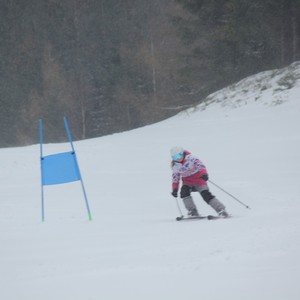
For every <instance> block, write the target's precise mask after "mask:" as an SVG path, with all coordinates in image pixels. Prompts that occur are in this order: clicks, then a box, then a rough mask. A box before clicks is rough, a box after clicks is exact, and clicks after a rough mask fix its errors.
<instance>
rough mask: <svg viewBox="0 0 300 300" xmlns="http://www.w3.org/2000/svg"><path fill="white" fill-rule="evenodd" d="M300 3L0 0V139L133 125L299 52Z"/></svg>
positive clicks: (79, 134) (86, 133)
mask: <svg viewBox="0 0 300 300" xmlns="http://www.w3.org/2000/svg"><path fill="white" fill-rule="evenodd" d="M299 40H300V0H273V1H271V0H265V1H259V0H252V1H248V0H218V1H217V0H151V1H149V0H63V1H62V0H28V1H24V0H0V57H1V60H0V128H1V129H0V147H7V146H16V145H26V144H32V143H36V142H38V121H39V119H40V118H42V119H43V120H44V136H45V142H57V141H64V140H66V136H65V131H64V129H63V116H66V117H67V118H68V121H69V124H70V127H71V129H72V133H73V135H74V138H75V139H85V138H91V137H97V136H102V135H106V134H111V133H114V132H120V131H123V130H129V129H132V128H136V127H139V126H143V125H146V124H151V123H153V122H157V121H159V120H162V119H164V118H167V117H169V116H171V115H173V114H174V113H177V112H178V111H179V110H181V109H184V108H186V107H189V106H191V105H195V104H197V103H199V102H201V101H202V100H203V99H204V98H205V96H207V95H208V94H209V93H211V92H213V91H215V90H217V89H219V88H221V87H223V86H225V85H228V84H230V83H232V82H234V81H236V80H238V79H241V78H243V77H245V76H247V75H250V74H254V73H256V72H259V71H262V70H266V69H272V68H278V67H283V66H286V65H288V64H290V63H291V62H293V61H295V60H299V59H300V41H299Z"/></svg>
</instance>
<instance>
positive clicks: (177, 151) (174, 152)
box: [170, 146, 184, 160]
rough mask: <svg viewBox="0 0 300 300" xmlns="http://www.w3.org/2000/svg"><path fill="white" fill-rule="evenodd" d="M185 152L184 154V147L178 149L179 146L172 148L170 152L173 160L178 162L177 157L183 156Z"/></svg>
mask: <svg viewBox="0 0 300 300" xmlns="http://www.w3.org/2000/svg"><path fill="white" fill-rule="evenodd" d="M183 152H184V149H183V148H182V147H178V146H175V147H172V148H171V150H170V153H171V156H172V159H173V160H177V159H176V157H177V156H178V155H180V154H181V155H182V154H183Z"/></svg>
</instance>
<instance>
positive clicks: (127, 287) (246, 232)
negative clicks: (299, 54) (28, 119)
mask: <svg viewBox="0 0 300 300" xmlns="http://www.w3.org/2000/svg"><path fill="white" fill-rule="evenodd" d="M299 74H300V63H294V64H293V65H291V66H289V67H288V68H285V69H282V70H274V71H268V72H263V73H260V74H257V75H255V76H251V77H248V78H246V79H244V80H242V81H240V82H239V83H237V84H235V85H233V86H230V87H228V88H225V89H223V90H221V91H218V92H216V93H214V94H212V95H211V96H209V97H208V98H207V99H206V101H205V103H204V104H201V105H199V106H198V107H197V108H195V109H190V110H187V111H185V112H182V113H180V114H179V115H177V116H175V117H172V118H170V119H168V120H165V121H163V122H160V123H157V124H154V125H151V126H146V127H144V128H140V129H136V130H132V131H129V132H124V133H120V134H114V135H110V136H105V137H101V138H97V139H91V140H85V141H80V142H75V143H74V146H75V150H76V153H77V157H78V161H79V166H80V169H81V173H82V177H83V180H84V183H85V187H86V191H87V195H88V199H89V203H90V208H91V211H92V215H93V220H92V221H88V215H87V211H86V207H85V203H84V198H83V194H82V190H81V186H80V183H79V182H74V183H69V184H65V185H57V186H46V187H45V211H46V220H45V222H44V223H43V222H41V203H40V202H41V188H40V180H41V179H40V161H39V145H32V146H28V147H19V148H8V149H1V150H0V165H1V174H0V176H1V180H0V182H1V185H0V188H1V200H0V231H1V234H0V243H1V247H0V266H1V267H0V299H3V300H40V299H43V300H99V299H105V300H119V299H122V300H125V299H126V300H127V299H128V300H154V299H155V300H166V299H172V300H177V299H178V300H179V299H180V300H181V299H203V300H227V299H228V300H241V299H243V300H253V299H257V300H265V299H268V300H282V299H284V300H298V299H299V297H300V296H299V295H300V285H299V278H300V255H299V253H300V189H299V181H300V75H299ZM62 122H63V120H62ZM44 126H45V127H46V126H47V124H44ZM37 133H38V124H37ZM174 145H179V146H183V147H184V148H186V149H188V150H189V151H191V152H192V153H193V154H194V155H196V156H198V157H199V158H200V159H201V160H202V161H203V162H204V163H205V164H206V166H207V168H208V170H209V174H210V179H211V180H212V181H213V182H215V183H217V184H218V185H220V186H221V187H222V188H223V189H225V190H226V191H228V192H229V193H231V194H233V195H234V196H235V197H237V198H238V199H240V200H241V201H243V202H244V203H246V204H247V205H249V206H250V208H251V209H247V208H245V207H243V206H242V205H241V204H239V203H238V202H237V201H235V200H234V199H233V198H231V197H230V196H228V195H227V194H225V193H224V192H222V191H221V190H219V189H218V188H216V187H214V186H212V185H210V188H211V191H212V192H213V193H214V194H215V195H216V196H217V197H218V198H219V199H220V200H221V201H222V202H223V203H224V204H225V205H226V207H227V210H228V212H229V213H230V214H232V215H233V217H232V218H230V219H226V220H215V221H208V220H197V221H189V222H176V221H175V218H176V217H177V216H179V215H180V213H179V211H178V208H177V205H176V200H175V199H174V198H172V197H171V195H170V191H171V169H170V157H169V149H170V148H171V147H172V146H174ZM68 150H70V147H69V145H68V143H63V144H45V145H44V152H45V153H44V154H45V155H47V154H51V153H57V152H63V151H68ZM193 195H194V199H195V202H196V204H197V206H198V209H199V211H200V212H201V213H202V214H212V213H213V211H212V209H211V208H210V207H209V206H208V205H207V204H206V203H204V202H203V200H202V199H201V198H200V196H199V195H198V194H195V193H194V194H193ZM178 201H179V204H180V208H181V210H182V211H184V207H183V205H182V203H181V201H180V199H179V200H178Z"/></svg>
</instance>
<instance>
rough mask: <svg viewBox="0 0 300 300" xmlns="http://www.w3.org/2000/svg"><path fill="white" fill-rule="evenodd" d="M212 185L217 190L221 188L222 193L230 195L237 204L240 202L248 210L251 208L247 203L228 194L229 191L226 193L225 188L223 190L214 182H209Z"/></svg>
mask: <svg viewBox="0 0 300 300" xmlns="http://www.w3.org/2000/svg"><path fill="white" fill-rule="evenodd" d="M208 181H209V182H210V183H211V184H213V185H214V186H216V187H217V188H219V189H220V190H221V191H223V192H224V193H225V194H227V195H229V196H230V197H232V198H233V199H234V200H236V201H237V202H239V203H240V204H242V205H244V206H245V207H246V208H249V209H250V207H249V206H248V205H246V204H245V203H243V202H242V201H241V200H239V199H238V198H236V197H235V196H233V195H231V194H230V193H228V192H227V191H225V190H224V189H223V188H221V187H220V186H218V185H217V184H215V183H214V182H212V181H211V180H208Z"/></svg>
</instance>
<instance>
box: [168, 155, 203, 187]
mask: <svg viewBox="0 0 300 300" xmlns="http://www.w3.org/2000/svg"><path fill="white" fill-rule="evenodd" d="M184 154H185V157H184V160H183V161H182V162H177V161H173V162H172V170H173V173H172V188H173V190H175V189H177V190H178V188H179V182H180V178H181V179H182V184H183V185H190V186H194V185H197V186H199V185H207V183H206V181H205V180H203V179H202V178H201V176H202V175H204V174H207V170H206V167H205V165H204V164H203V163H202V161H201V160H200V159H198V158H196V157H195V156H193V155H192V154H191V153H190V152H188V151H184Z"/></svg>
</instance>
